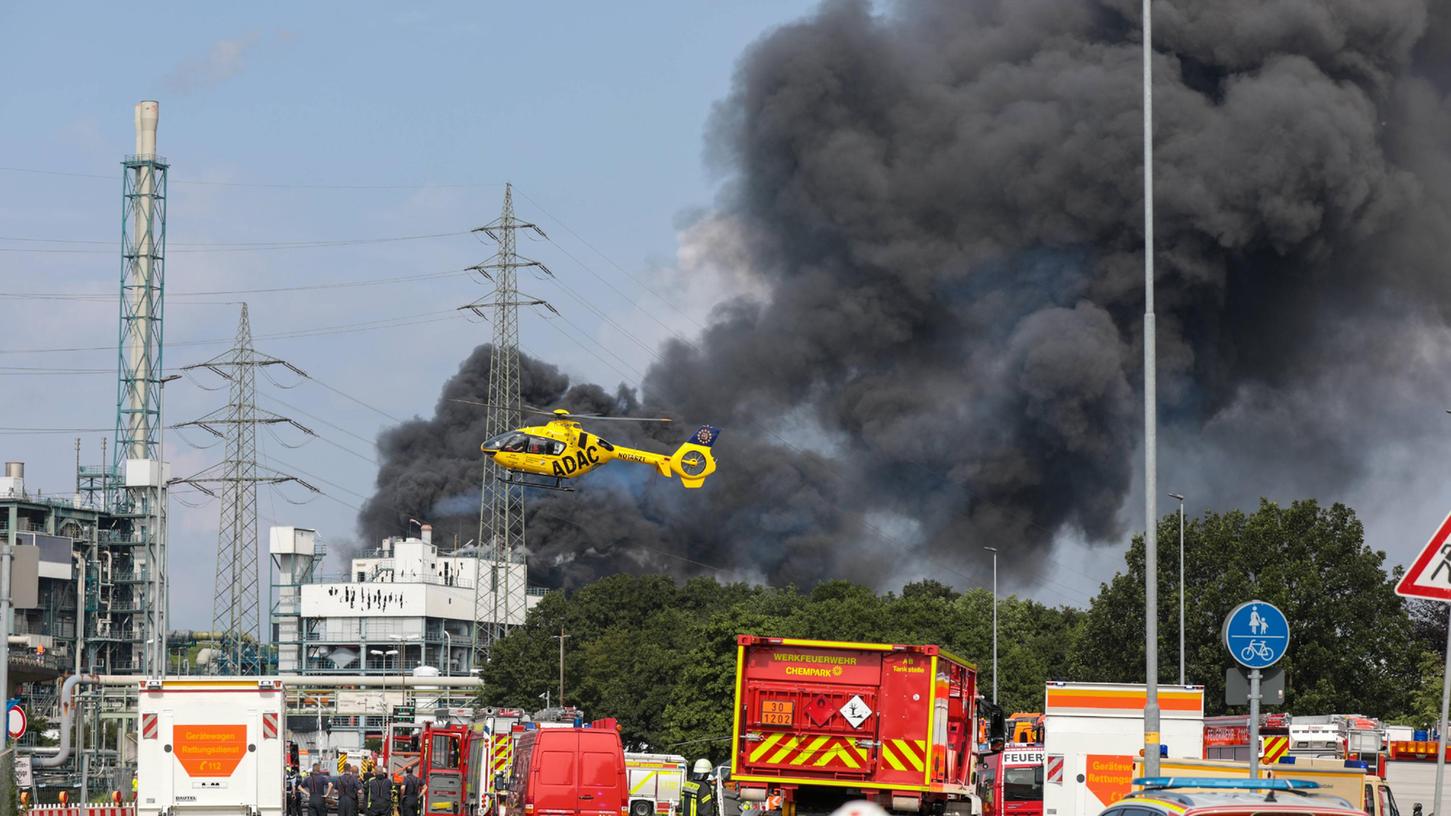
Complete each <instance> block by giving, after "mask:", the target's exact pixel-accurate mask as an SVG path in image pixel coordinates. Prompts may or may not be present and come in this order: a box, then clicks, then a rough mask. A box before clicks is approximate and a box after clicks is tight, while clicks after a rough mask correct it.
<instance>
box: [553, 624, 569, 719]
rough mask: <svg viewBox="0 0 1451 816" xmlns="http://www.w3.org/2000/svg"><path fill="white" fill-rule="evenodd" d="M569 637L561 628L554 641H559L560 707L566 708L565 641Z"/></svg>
mask: <svg viewBox="0 0 1451 816" xmlns="http://www.w3.org/2000/svg"><path fill="white" fill-rule="evenodd" d="M567 637H569V635H566V634H565V633H564V627H562V626H561V627H559V634H557V635H555V636H554V639H555V640H557V641H559V707H560V708H564V639H565V638H567Z"/></svg>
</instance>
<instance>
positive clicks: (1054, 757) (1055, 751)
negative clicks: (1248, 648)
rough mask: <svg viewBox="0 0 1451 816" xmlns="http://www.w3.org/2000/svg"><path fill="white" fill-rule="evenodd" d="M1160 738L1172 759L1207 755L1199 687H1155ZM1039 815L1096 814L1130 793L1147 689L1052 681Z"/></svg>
mask: <svg viewBox="0 0 1451 816" xmlns="http://www.w3.org/2000/svg"><path fill="white" fill-rule="evenodd" d="M1159 706H1160V709H1161V711H1160V724H1159V733H1160V743H1161V744H1162V745H1163V746H1164V748H1165V751H1166V755H1167V756H1170V757H1189V758H1199V757H1201V756H1203V755H1204V687H1203V686H1167V685H1161V686H1159ZM1043 714H1044V732H1045V736H1044V742H1043V755H1044V778H1043V782H1044V784H1043V816H1097V814H1098V813H1100V812H1102V811H1103V809H1104V808H1106V807H1108V806H1109V805H1111V804H1113V802H1114V801H1116V800H1117V799H1119V798H1121V797H1123V796H1125V795H1127V794H1128V793H1129V790H1130V785H1129V782H1130V780H1132V779H1133V767H1134V760H1135V759H1137V758H1139V757H1140V756H1141V755H1142V752H1143V748H1144V687H1143V686H1142V685H1138V684H1127V683H1049V684H1048V688H1047V694H1046V700H1045V702H1044V708H1043Z"/></svg>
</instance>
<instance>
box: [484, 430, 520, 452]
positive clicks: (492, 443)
mask: <svg viewBox="0 0 1451 816" xmlns="http://www.w3.org/2000/svg"><path fill="white" fill-rule="evenodd" d="M528 445H529V437H528V436H527V435H526V434H522V433H519V432H518V431H509V432H508V433H502V434H499V435H498V436H496V437H494V438H493V439H490V440H489V441H487V442H485V443H484V445H483V447H484V449H485V450H497V451H504V452H505V453H523V452H524V449H525V448H526V447H528Z"/></svg>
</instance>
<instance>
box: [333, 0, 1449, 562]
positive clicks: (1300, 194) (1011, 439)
mask: <svg viewBox="0 0 1451 816" xmlns="http://www.w3.org/2000/svg"><path fill="white" fill-rule="evenodd" d="M1155 8H1156V14H1157V15H1158V16H1157V18H1156V29H1155V30H1156V36H1157V46H1158V53H1157V54H1156V57H1155V60H1156V62H1155V68H1156V87H1155V100H1156V103H1155V104H1156V127H1157V160H1156V174H1157V177H1158V184H1159V187H1158V191H1159V192H1158V195H1157V197H1156V205H1157V208H1158V219H1157V225H1156V231H1157V233H1158V246H1159V252H1158V259H1157V262H1158V267H1159V280H1160V289H1159V292H1160V295H1159V304H1158V307H1159V314H1160V322H1159V339H1158V343H1159V350H1160V365H1161V372H1160V377H1161V382H1162V383H1163V389H1164V390H1163V398H1164V403H1163V407H1162V408H1161V412H1162V416H1163V418H1164V422H1165V424H1166V429H1167V432H1168V433H1169V434H1170V435H1171V436H1173V435H1176V434H1177V435H1179V436H1180V437H1186V436H1193V435H1194V434H1196V433H1197V432H1198V431H1199V430H1200V429H1205V428H1210V429H1212V431H1213V433H1211V434H1206V435H1205V441H1204V444H1205V445H1210V446H1219V447H1217V448H1216V449H1215V450H1208V451H1206V454H1205V457H1204V460H1205V461H1206V462H1218V463H1220V464H1218V465H1217V466H1219V467H1234V468H1236V469H1238V470H1240V471H1242V472H1243V473H1244V474H1248V475H1246V476H1245V477H1244V478H1242V479H1241V480H1240V481H1241V482H1243V481H1244V480H1245V479H1252V478H1253V474H1254V473H1255V472H1256V465H1257V462H1258V461H1259V460H1261V459H1263V460H1264V461H1266V462H1268V461H1270V460H1271V459H1272V458H1273V457H1275V456H1276V453H1277V452H1276V451H1275V450H1274V449H1273V444H1272V442H1273V440H1275V439H1276V438H1277V435H1283V434H1294V435H1296V436H1301V437H1303V436H1305V435H1307V434H1306V433H1305V431H1306V429H1308V431H1309V433H1308V435H1309V436H1312V437H1314V438H1316V439H1317V440H1322V441H1323V444H1321V445H1319V446H1317V448H1316V449H1315V450H1314V451H1313V452H1306V453H1304V454H1303V455H1305V456H1306V458H1307V460H1306V461H1304V462H1303V469H1304V472H1306V473H1307V474H1310V475H1308V476H1307V478H1306V481H1305V484H1306V485H1307V486H1308V485H1313V486H1315V487H1316V488H1323V489H1327V490H1332V491H1333V490H1334V489H1336V488H1337V487H1343V486H1345V485H1348V484H1352V483H1354V482H1355V481H1356V480H1357V479H1359V478H1361V477H1362V476H1363V474H1364V467H1365V466H1366V464H1367V462H1368V459H1369V454H1368V453H1367V451H1368V450H1369V449H1373V445H1374V443H1375V441H1376V438H1377V437H1379V436H1384V435H1387V434H1390V435H1393V434H1395V433H1396V429H1395V428H1383V427H1379V426H1378V425H1377V424H1376V423H1375V422H1374V421H1373V420H1374V419H1375V418H1376V417H1386V416H1389V414H1388V413H1387V410H1386V407H1385V405H1384V404H1383V400H1381V399H1379V397H1380V394H1377V393H1376V392H1375V390H1374V389H1349V393H1346V394H1344V395H1342V396H1341V400H1342V404H1341V405H1340V406H1338V408H1339V410H1334V411H1331V410H1325V411H1319V412H1310V413H1309V414H1308V415H1306V414H1303V413H1299V412H1296V413H1294V414H1291V413H1289V412H1287V411H1285V410H1284V408H1285V406H1287V405H1295V404H1302V403H1304V402H1305V401H1306V399H1307V397H1308V396H1310V395H1320V394H1322V393H1324V392H1325V391H1326V384H1327V382H1328V381H1331V380H1333V379H1334V377H1335V376H1336V372H1337V371H1340V370H1350V369H1352V368H1353V369H1354V370H1357V371H1360V370H1368V371H1372V372H1379V373H1380V375H1381V376H1385V375H1386V374H1387V371H1388V369H1387V368H1386V364H1387V362H1388V361H1392V360H1395V359H1396V358H1397V354H1398V352H1400V351H1402V350H1403V349H1404V344H1406V343H1408V342H1413V341H1414V340H1413V338H1414V334H1415V331H1414V329H1415V327H1417V326H1423V327H1425V328H1426V329H1427V330H1428V331H1429V330H1431V329H1435V328H1438V327H1440V326H1442V325H1443V324H1444V314H1443V312H1444V309H1445V306H1444V304H1445V303H1447V302H1451V301H1448V300H1447V299H1446V297H1445V295H1446V294H1448V293H1447V292H1446V291H1445V290H1446V289H1447V288H1448V285H1447V283H1446V279H1445V276H1444V275H1441V274H1440V273H1439V271H1438V269H1439V267H1438V264H1439V263H1440V262H1441V260H1440V259H1443V258H1444V257H1446V255H1447V250H1448V249H1451V247H1448V246H1447V242H1448V238H1447V236H1448V235H1451V223H1448V212H1451V208H1448V207H1447V204H1448V202H1447V200H1446V196H1447V192H1446V191H1447V190H1451V184H1447V183H1445V182H1447V181H1448V180H1451V158H1448V156H1451V151H1448V148H1447V146H1446V142H1445V140H1444V138H1442V137H1441V136H1440V134H1444V133H1445V132H1447V131H1446V125H1447V123H1448V120H1451V114H1448V105H1447V101H1446V95H1445V94H1446V84H1447V77H1448V71H1447V58H1446V56H1445V54H1446V53H1447V50H1446V49H1439V50H1438V49H1437V48H1435V47H1433V44H1434V43H1445V42H1447V41H1448V38H1451V34H1448V29H1451V24H1448V20H1447V14H1446V12H1445V10H1444V9H1435V10H1432V9H1431V8H1430V4H1429V0H1314V1H1313V2H1312V0H1234V1H1233V2H1230V3H1228V4H1217V5H1214V6H1213V7H1212V8H1210V7H1207V6H1204V5H1203V4H1201V3H1197V2H1194V0H1157V2H1156V4H1155ZM1137 12H1138V3H1137V2H1135V1H1134V0H1101V2H1084V0H982V2H974V3H962V2H956V1H955V0H942V1H941V2H930V1H929V0H919V1H918V2H911V3H903V4H899V5H893V6H891V7H890V11H889V13H886V14H874V13H873V10H872V7H871V6H870V5H869V4H867V3H865V2H855V1H853V0H843V1H841V2H827V3H825V4H823V6H822V7H821V9H820V10H819V12H818V13H817V14H816V15H814V16H812V17H810V18H808V19H806V20H803V21H801V22H799V23H797V24H794V25H790V26H786V27H783V28H781V29H779V30H777V31H774V32H772V33H770V34H768V35H767V36H765V37H763V38H762V39H761V40H760V41H759V42H757V43H756V44H755V45H754V46H752V47H751V49H750V50H749V51H748V52H747V53H746V54H745V55H744V56H743V57H742V59H741V62H740V64H739V67H738V72H737V76H736V81H735V86H734V88H733V90H732V92H731V94H730V95H729V96H728V97H727V98H726V99H725V100H723V101H722V102H720V103H719V104H718V106H717V110H716V113H715V115H714V117H713V119H712V122H711V123H710V127H709V132H710V136H709V139H708V144H709V148H710V155H711V157H712V161H714V162H715V163H716V164H717V165H718V166H720V167H721V168H723V169H724V170H725V171H726V172H727V177H726V182H725V185H724V187H723V192H722V194H721V198H720V201H719V202H718V207H719V209H720V210H721V211H722V212H723V213H724V214H725V215H726V216H727V217H729V218H730V219H732V220H733V221H734V222H735V223H738V224H739V225H740V228H741V229H742V230H743V231H744V232H745V234H748V235H751V236H752V238H753V240H752V242H751V244H750V250H749V257H748V258H747V259H746V261H745V263H746V264H747V267H748V268H747V269H746V270H745V274H746V276H747V277H748V278H749V279H750V280H751V281H753V283H754V284H756V286H755V287H754V288H753V289H752V291H761V292H764V293H765V294H763V295H761V296H758V297H742V298H737V299H734V300H732V301H730V302H728V303H724V304H722V305H721V306H720V307H719V308H718V309H717V311H716V312H715V313H714V315H713V318H712V320H711V322H710V324H709V326H708V327H707V328H706V329H705V330H704V332H702V333H701V334H700V336H699V337H698V338H696V339H695V340H693V341H681V340H676V341H671V342H668V343H666V344H665V346H664V347H663V349H662V353H661V356H660V362H658V363H657V364H656V365H654V366H653V367H652V368H651V369H650V371H649V373H648V374H647V376H646V379H645V381H644V383H643V384H642V387H641V391H640V395H639V398H638V403H637V401H636V396H635V395H634V394H633V393H631V392H629V391H627V390H621V391H618V392H615V393H609V392H606V391H604V390H603V389H600V388H598V387H595V386H588V385H570V384H569V383H568V382H567V381H566V380H565V379H564V378H563V377H562V376H561V375H560V374H559V373H558V372H557V371H556V370H554V369H552V368H550V367H548V366H547V365H544V364H542V363H539V362H538V361H528V364H527V365H526V366H525V371H526V386H525V391H526V393H525V399H526V400H528V401H531V402H535V403H536V404H548V405H568V406H570V407H571V408H572V409H574V410H577V411H588V410H594V411H601V412H605V413H612V412H620V413H625V412H633V411H635V410H648V411H656V410H666V411H669V412H672V413H673V414H674V415H676V416H679V417H681V418H682V419H683V420H686V421H688V422H703V421H710V422H712V423H715V424H719V425H722V426H723V427H724V428H725V429H726V435H725V436H724V437H723V438H722V442H721V450H720V453H719V458H720V460H721V469H720V472H719V473H718V474H717V476H715V477H713V479H712V481H711V482H709V483H708V484H707V486H706V487H705V488H704V489H703V490H701V491H695V492H693V493H690V494H685V493H684V492H683V491H681V489H680V488H679V486H678V485H677V484H674V483H666V482H663V481H662V480H658V479H657V480H653V481H650V480H647V481H643V482H633V481H630V482H622V483H619V484H615V483H610V484H601V485H598V489H596V486H595V485H590V486H588V487H587V488H586V489H585V490H583V491H582V492H580V493H578V494H574V495H572V496H563V497H561V496H545V497H541V498H538V499H537V500H533V501H532V503H531V505H530V507H531V509H530V513H531V516H530V533H529V534H530V537H531V558H532V559H533V563H534V564H535V566H536V568H537V569H541V570H543V571H544V574H545V576H546V578H547V579H548V580H553V581H560V582H564V583H576V582H580V581H586V580H589V579H590V578H592V577H595V576H597V575H600V574H603V573H608V572H613V571H617V570H665V571H670V572H674V573H677V574H690V573H695V572H701V571H711V570H717V569H718V570H720V571H723V572H725V573H726V574H728V575H735V576H743V577H752V578H758V579H762V580H768V581H776V582H787V581H794V582H798V583H807V584H809V583H813V582H815V581H817V580H821V579H823V578H830V577H846V578H855V579H858V580H865V581H868V582H872V583H878V584H886V583H887V582H889V581H890V580H891V579H892V578H893V577H894V576H896V575H898V574H900V573H901V572H902V571H903V570H904V569H905V568H906V567H904V565H910V568H911V569H914V570H916V571H917V572H919V573H931V574H939V575H942V576H943V577H948V578H952V577H953V576H954V574H955V575H956V576H958V577H963V576H966V575H968V574H972V573H975V572H977V570H978V569H979V567H978V566H976V565H977V564H979V562H980V559H978V558H977V554H978V550H979V547H980V546H981V545H982V544H989V543H991V544H995V545H997V546H999V547H1002V548H1004V555H1005V556H1006V560H1005V567H1006V568H1007V569H1009V570H1011V571H1016V572H1018V573H1019V574H1020V575H1022V576H1023V577H1029V576H1031V574H1032V572H1033V570H1034V569H1035V567H1034V564H1035V563H1036V559H1034V558H1032V557H1031V556H1032V555H1033V554H1034V553H1038V552H1041V551H1043V550H1044V549H1045V548H1047V547H1049V546H1051V542H1052V541H1053V539H1054V538H1055V537H1056V536H1059V535H1063V534H1070V535H1074V536H1079V537H1082V538H1085V539H1087V540H1090V541H1114V540H1120V539H1121V538H1122V537H1123V536H1124V534H1125V532H1126V525H1125V523H1124V513H1123V508H1124V502H1125V498H1126V496H1127V494H1128V492H1129V491H1130V490H1131V486H1132V480H1133V474H1134V465H1135V456H1136V450H1137V445H1138V443H1139V422H1140V419H1139V401H1138V399H1139V398H1138V395H1137V394H1138V389H1139V387H1140V384H1141V374H1140V369H1139V366H1140V359H1141V355H1142V336H1141V320H1142V311H1143V304H1142V287H1141V282H1142V268H1143V260H1142V255H1141V252H1140V249H1141V245H1142V216H1141V213H1142V199H1141V195H1142V186H1141V184H1142V181H1141V164H1140V162H1141V152H1140V151H1141V142H1140V138H1141V127H1142V120H1141V113H1140V110H1141V109H1140V93H1141V88H1140V84H1139V82H1140V75H1139V70H1140V58H1141V57H1140V52H1139V45H1138V32H1137V28H1136V27H1137ZM1387 315H1396V316H1397V324H1398V325H1399V326H1400V330H1398V331H1396V332H1390V333H1387V332H1381V331H1377V330H1376V327H1377V326H1379V325H1381V324H1382V323H1383V321H1384V320H1385V319H1386V317H1387ZM1407 321H1409V323H1408V322H1407ZM1408 325H1409V327H1410V328H1409V329H1407V326H1408ZM1347 338H1354V339H1353V340H1351V341H1348V342H1347ZM1349 364H1353V365H1349ZM486 380H487V352H486V350H479V351H476V352H475V354H474V355H473V357H471V358H470V360H469V361H467V362H466V363H465V364H464V367H463V369H461V372H460V374H459V376H458V377H456V378H454V380H451V381H450V383H449V384H448V385H447V386H446V387H445V389H444V391H445V393H444V396H445V397H447V396H465V397H468V398H478V396H479V395H480V394H483V393H486V388H485V383H486ZM1379 382H1380V381H1379V380H1377V383H1379ZM460 407H461V406H460ZM437 410H438V413H437V414H436V416H435V417H434V418H433V419H431V420H420V421H418V422H415V423H409V424H408V425H405V426H403V427H401V428H398V429H396V430H394V431H391V432H389V433H388V434H386V435H385V436H384V438H383V439H382V441H381V447H382V453H383V455H384V462H385V464H384V467H383V469H382V470H381V471H380V474H379V493H378V496H376V497H375V498H374V500H373V502H370V503H369V505H368V508H367V512H365V513H364V515H363V517H362V519H361V520H360V524H361V527H362V530H363V532H364V533H365V534H366V535H368V536H369V537H373V536H376V535H377V534H379V533H380V532H383V531H385V529H388V528H389V524H391V522H390V521H389V518H390V516H389V513H390V512H393V511H389V510H386V509H385V508H387V507H390V506H404V507H408V506H411V505H417V506H423V507H434V506H435V505H436V504H437V503H438V501H439V500H440V499H442V498H446V497H449V496H455V495H459V494H461V493H464V492H467V491H468V490H470V489H471V490H472V491H474V492H477V480H478V475H479V463H478V461H477V455H476V454H475V453H474V451H476V449H477V443H478V439H479V437H480V435H481V433H482V418H481V417H480V416H479V415H477V414H475V413H472V412H468V411H461V410H459V408H456V407H452V406H451V405H450V404H447V403H444V402H440V403H439V407H438V409H437ZM783 427H784V428H789V429H790V430H782V428H783ZM1236 428H1244V429H1246V430H1248V431H1252V438H1253V439H1256V440H1260V444H1257V445H1249V444H1246V442H1245V440H1246V439H1247V438H1251V436H1250V435H1247V434H1240V433H1237V432H1236ZM1368 429H1373V430H1368ZM611 430H612V431H613V428H612V429H611ZM686 431H688V428H687V429H683V430H682V429H680V428H675V429H672V430H671V431H670V432H665V431H660V430H658V429H654V430H646V429H641V430H637V431H633V432H632V433H637V434H647V433H648V434H650V435H651V441H652V442H653V443H654V444H656V445H657V446H661V448H660V449H664V446H673V444H675V443H676V442H677V441H678V440H675V439H674V436H673V435H672V434H682V435H683V433H684V432H686ZM616 435H618V434H616ZM1230 453H1232V454H1233V455H1232V456H1230V455H1229V454H1230ZM1297 453H1300V452H1298V451H1297ZM1322 464H1323V465H1324V466H1325V467H1326V468H1333V471H1329V472H1327V471H1326V470H1322V469H1321V468H1320V465H1322ZM1275 472H1276V473H1279V472H1281V470H1280V469H1276V470H1275ZM591 478H593V477H591ZM1277 487H1283V484H1279V485H1277ZM1266 492H1268V491H1266ZM475 512H476V508H475ZM1135 526H1138V525H1137V524H1136V525H1135ZM944 571H945V572H944Z"/></svg>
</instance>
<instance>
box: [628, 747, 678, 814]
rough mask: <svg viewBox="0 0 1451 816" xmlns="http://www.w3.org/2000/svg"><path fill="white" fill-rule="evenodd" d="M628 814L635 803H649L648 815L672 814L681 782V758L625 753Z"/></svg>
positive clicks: (676, 805) (673, 755)
mask: <svg viewBox="0 0 1451 816" xmlns="http://www.w3.org/2000/svg"><path fill="white" fill-rule="evenodd" d="M625 775H626V776H627V777H628V780H629V783H630V805H631V813H632V814H633V813H634V805H635V803H636V802H639V801H645V802H649V803H650V810H651V812H652V813H673V812H675V810H676V809H678V808H679V807H680V788H681V786H682V785H683V784H684V783H685V757H683V756H680V755H678V754H625Z"/></svg>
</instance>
